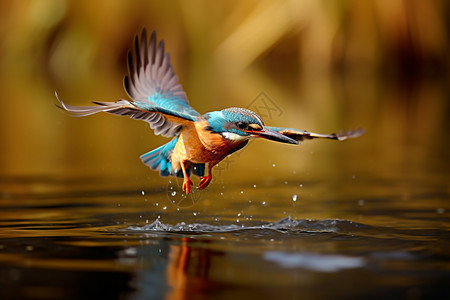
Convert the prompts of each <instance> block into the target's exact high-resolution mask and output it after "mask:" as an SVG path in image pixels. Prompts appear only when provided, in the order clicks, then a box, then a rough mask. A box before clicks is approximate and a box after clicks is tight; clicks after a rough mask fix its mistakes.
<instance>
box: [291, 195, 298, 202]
mask: <svg viewBox="0 0 450 300" xmlns="http://www.w3.org/2000/svg"><path fill="white" fill-rule="evenodd" d="M292 201H294V202H295V201H297V194H295V195H294V196H292Z"/></svg>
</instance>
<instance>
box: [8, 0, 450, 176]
mask: <svg viewBox="0 0 450 300" xmlns="http://www.w3.org/2000/svg"><path fill="white" fill-rule="evenodd" d="M449 8H450V2H448V1H445V0H435V1H423V0H367V1H357V0H345V1H331V0H301V1H300V0H284V1H269V0H261V1H256V0H252V1H237V0H233V1H206V0H195V1H143V0H140V1H138V0H137V1H107V0H101V1H86V0H79V1H68V0H66V1H64V0H59V1H50V0H39V1H31V0H30V1H25V0H21V1H6V0H3V1H0V14H1V18H0V24H1V25H0V41H1V43H0V74H1V78H0V87H1V91H2V92H1V95H2V110H1V112H0V125H1V128H2V129H1V131H0V138H1V139H2V149H3V150H2V154H3V155H2V158H1V159H0V163H1V165H2V167H1V171H2V173H4V174H28V173H33V174H36V173H37V174H40V173H49V172H50V173H52V172H61V171H64V172H66V171H67V172H68V170H70V171H74V172H75V171H76V170H78V171H79V172H89V170H91V169H95V168H98V167H99V166H103V168H104V171H105V172H107V171H110V170H114V171H120V172H124V173H127V171H129V170H130V169H131V170H132V171H133V172H136V168H137V167H138V166H139V167H141V168H142V169H145V167H143V166H140V162H139V161H138V160H137V159H133V158H132V157H131V158H130V156H129V155H136V156H137V155H139V154H141V153H143V152H144V151H146V150H150V149H151V147H156V146H157V145H159V144H161V143H163V142H164V141H165V140H164V139H161V138H159V137H158V138H152V135H151V134H149V132H148V128H146V127H145V126H143V125H142V124H135V123H139V122H131V121H128V120H121V119H120V118H117V120H114V119H113V118H109V117H108V118H106V117H104V118H103V117H102V118H100V117H98V118H92V119H91V118H87V119H83V120H82V121H81V120H72V119H70V120H69V118H67V117H66V116H65V115H64V114H62V113H61V112H60V111H58V110H57V109H55V107H54V103H55V100H54V95H53V94H54V91H55V90H57V91H58V93H59V94H60V96H61V97H62V99H64V100H65V101H67V102H69V103H73V104H82V103H86V102H87V101H89V100H94V99H96V100H109V101H113V100H116V99H118V98H121V97H127V95H126V94H125V92H124V90H123V88H122V85H121V78H122V77H123V75H124V74H125V73H126V63H125V62H126V59H125V57H126V53H127V51H128V49H129V48H130V46H131V45H132V39H133V36H134V35H135V34H136V33H137V32H139V31H140V30H141V29H142V28H143V27H146V28H147V29H149V30H150V31H151V30H153V29H155V30H156V31H157V33H158V36H159V38H161V39H164V40H165V41H166V48H167V49H168V51H169V52H170V53H171V57H172V63H173V65H174V68H175V70H176V72H177V73H178V75H179V78H180V82H181V83H182V84H183V86H184V88H185V90H186V91H187V93H188V97H189V98H190V101H191V104H192V105H193V106H194V107H195V108H196V109H198V110H199V111H200V112H206V111H209V110H217V109H222V108H224V107H227V106H246V105H247V104H248V103H250V102H251V101H252V99H254V98H255V97H256V96H257V95H258V93H259V92H260V91H262V90H263V91H265V92H267V93H268V94H269V95H270V96H271V97H272V98H273V99H275V101H276V103H277V104H278V105H279V106H280V107H282V108H283V111H284V114H283V116H282V119H276V120H266V122H267V123H274V122H276V123H277V124H274V125H285V126H290V127H305V128H307V129H310V130H312V131H314V130H315V131H329V130H330V128H331V130H336V129H339V128H340V127H345V126H355V125H361V126H364V127H366V128H368V129H372V133H370V131H368V136H369V137H370V140H371V141H374V140H382V139H383V141H389V142H393V141H396V140H398V139H400V138H401V137H405V136H407V135H408V134H409V133H410V132H414V134H415V135H418V136H420V137H421V139H423V140H422V141H423V142H424V143H429V144H433V143H436V140H437V139H439V137H440V135H442V134H443V133H444V128H445V126H447V127H448V125H445V124H446V123H448V121H446V114H447V113H448V104H447V102H448V89H446V88H444V87H443V86H445V82H448V69H449V64H450V61H449V55H448V53H449V31H450V23H449V20H450V15H449ZM430 103H432V105H431V107H430V105H429V104H430ZM411 111H412V113H411ZM269 121H271V122H269ZM130 132H133V135H134V136H135V137H134V138H133V137H130ZM368 140H369V139H366V141H365V142H364V143H366V145H367V148H365V149H366V150H367V149H369V150H370V151H377V153H378V154H376V155H381V157H383V155H384V154H380V153H386V155H388V156H389V157H394V160H396V159H401V158H402V157H403V155H404V151H405V148H403V147H401V148H395V149H397V150H395V149H394V148H381V147H384V146H380V145H378V144H375V145H373V144H371V142H369V141H368ZM143 141H145V142H143ZM145 143H147V144H145ZM143 144H145V145H143ZM114 145H120V147H115V146H114ZM394 145H395V142H394ZM372 146H374V147H372ZM444 146H446V145H444ZM272 147H274V146H273V145H268V146H267V149H268V150H267V151H273V149H274V148H272ZM405 147H406V146H405ZM435 147H442V144H438V145H436V146H435ZM435 147H432V149H435ZM331 149H335V148H331ZM289 151H291V150H289ZM324 151H327V150H324ZM263 152H264V151H263ZM397 152H398V153H397ZM419 152H420V151H419ZM387 153H389V154H387ZM393 153H394V154H393ZM395 153H396V154H395ZM100 154H101V155H100ZM125 154H126V155H125ZM265 154H267V155H270V154H268V153H266V152H264V155H265ZM291 154H292V153H291ZM374 155H375V154H374ZM393 155H394V156H393ZM418 155H419V156H421V157H422V156H423V157H426V156H427V155H428V152H427V150H423V151H422V152H420V154H418ZM99 156H101V157H99ZM414 159H417V156H414ZM130 161H133V163H130ZM293 161H294V164H295V163H297V160H296V159H293ZM299 161H301V158H299ZM81 162H82V163H81ZM112 162H114V163H112ZM287 163H288V162H287ZM289 163H290V162H289ZM298 164H300V162H298ZM424 164H425V162H424ZM83 165H84V167H83ZM144 172H149V170H146V169H145V170H143V171H142V173H141V174H144ZM155 177H156V174H155Z"/></svg>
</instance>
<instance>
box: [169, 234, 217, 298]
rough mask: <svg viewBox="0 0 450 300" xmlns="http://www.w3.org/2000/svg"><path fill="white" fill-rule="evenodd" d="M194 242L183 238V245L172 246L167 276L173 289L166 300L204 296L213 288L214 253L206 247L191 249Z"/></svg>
mask: <svg viewBox="0 0 450 300" xmlns="http://www.w3.org/2000/svg"><path fill="white" fill-rule="evenodd" d="M192 242H194V240H193V239H191V238H182V243H181V245H171V246H170V250H169V257H168V258H169V262H168V264H167V269H166V272H167V273H166V274H167V275H166V276H167V284H168V285H169V287H170V288H171V289H170V291H169V292H168V293H167V295H166V296H167V297H166V299H186V298H188V297H190V296H192V295H195V294H204V291H205V290H208V289H211V288H212V287H213V286H212V285H213V284H212V282H211V281H210V280H209V270H210V265H211V257H212V254H213V253H212V251H211V249H208V248H205V247H191V246H190V243H192ZM214 253H215V254H217V253H216V252H214Z"/></svg>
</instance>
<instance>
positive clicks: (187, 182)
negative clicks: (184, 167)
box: [183, 178, 192, 195]
mask: <svg viewBox="0 0 450 300" xmlns="http://www.w3.org/2000/svg"><path fill="white" fill-rule="evenodd" d="M191 186H192V181H191V180H190V179H189V178H185V179H184V181H183V191H185V192H186V195H189V192H190V191H191Z"/></svg>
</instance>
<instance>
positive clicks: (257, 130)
mask: <svg viewBox="0 0 450 300" xmlns="http://www.w3.org/2000/svg"><path fill="white" fill-rule="evenodd" d="M204 118H205V119H206V120H207V121H208V124H209V126H208V128H207V129H208V130H211V131H212V132H215V133H218V134H221V135H222V136H223V137H224V138H226V139H228V140H231V141H244V140H247V139H249V138H256V137H259V138H264V139H268V140H272V141H276V142H281V143H288V144H298V142H297V141H296V140H294V139H291V138H289V137H287V136H284V135H282V134H281V133H278V132H276V131H273V130H270V129H268V128H266V127H265V126H264V122H263V121H262V119H261V117H260V116H258V115H257V114H256V113H254V112H253V111H251V110H248V109H245V108H237V107H231V108H226V109H223V110H221V111H213V112H210V113H207V114H205V115H204Z"/></svg>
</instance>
